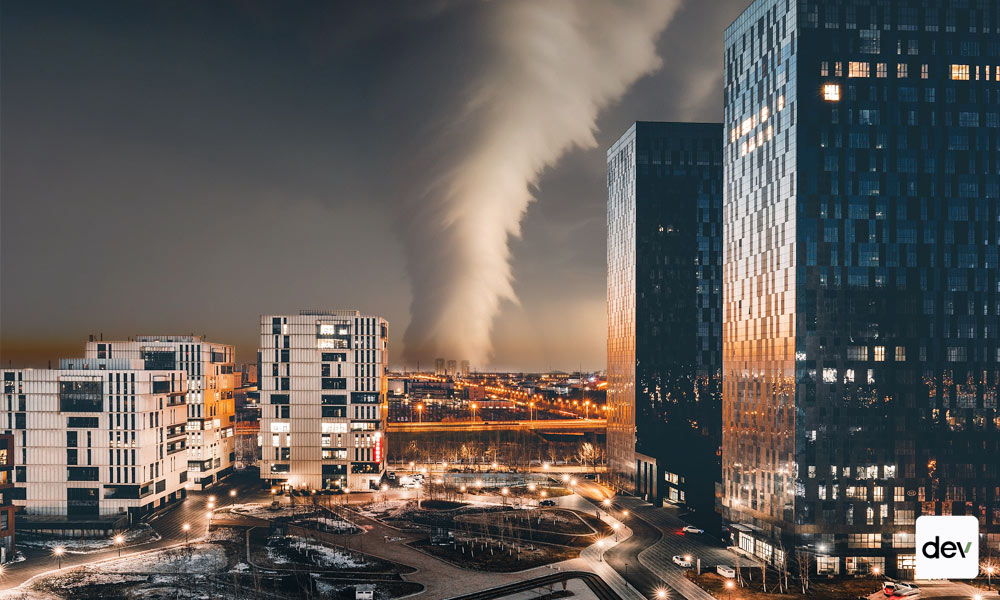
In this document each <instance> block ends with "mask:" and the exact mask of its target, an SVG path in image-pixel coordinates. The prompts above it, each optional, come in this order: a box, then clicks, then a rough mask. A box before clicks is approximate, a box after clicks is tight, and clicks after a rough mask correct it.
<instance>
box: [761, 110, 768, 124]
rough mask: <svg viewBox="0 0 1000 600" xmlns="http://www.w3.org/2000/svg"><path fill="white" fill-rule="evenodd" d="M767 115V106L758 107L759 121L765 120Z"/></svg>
mask: <svg viewBox="0 0 1000 600" xmlns="http://www.w3.org/2000/svg"><path fill="white" fill-rule="evenodd" d="M767 117H768V111H767V107H766V106H765V107H764V108H762V109H760V122H761V123H763V122H764V121H766V120H767Z"/></svg>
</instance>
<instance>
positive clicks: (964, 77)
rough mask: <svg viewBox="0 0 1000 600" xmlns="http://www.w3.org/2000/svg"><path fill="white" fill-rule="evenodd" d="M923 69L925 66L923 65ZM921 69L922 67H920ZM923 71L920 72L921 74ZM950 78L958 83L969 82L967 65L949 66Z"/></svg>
mask: <svg viewBox="0 0 1000 600" xmlns="http://www.w3.org/2000/svg"><path fill="white" fill-rule="evenodd" d="M924 66H925V67H926V66H927V65H924ZM921 69H923V67H921ZM922 72H923V71H921V73H922ZM951 78H952V79H956V80H958V81H968V80H969V65H951Z"/></svg>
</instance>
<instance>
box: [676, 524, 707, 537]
mask: <svg viewBox="0 0 1000 600" xmlns="http://www.w3.org/2000/svg"><path fill="white" fill-rule="evenodd" d="M681 531H683V532H684V533H696V534H698V535H701V534H703V533H705V530H704V529H698V528H697V527H695V526H694V525H685V526H684V529H681Z"/></svg>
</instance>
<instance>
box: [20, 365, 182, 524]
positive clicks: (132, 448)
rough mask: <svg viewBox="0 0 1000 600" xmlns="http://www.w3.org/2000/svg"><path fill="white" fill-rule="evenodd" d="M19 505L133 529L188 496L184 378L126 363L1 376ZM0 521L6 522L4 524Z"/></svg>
mask: <svg viewBox="0 0 1000 600" xmlns="http://www.w3.org/2000/svg"><path fill="white" fill-rule="evenodd" d="M3 378H4V398H3V403H2V405H0V426H2V427H3V428H4V429H5V430H6V433H8V434H12V438H13V440H12V441H13V445H12V447H13V458H14V460H16V462H17V463H18V466H17V467H16V468H15V472H16V476H15V481H14V485H15V489H14V490H13V492H14V493H13V496H14V503H15V504H16V505H17V506H18V507H23V510H24V513H25V515H26V516H27V517H29V518H33V519H35V520H36V521H41V520H44V519H49V520H51V521H52V524H51V527H46V528H51V529H60V528H61V525H59V521H60V520H62V521H65V522H67V523H68V525H67V527H68V528H70V529H78V530H85V529H88V527H78V528H77V527H74V526H73V522H74V521H92V522H96V521H99V520H101V519H108V518H112V519H113V518H115V517H119V518H127V519H128V520H130V521H134V520H135V519H137V518H138V517H141V516H143V515H145V514H148V513H150V512H152V511H154V510H156V509H157V508H160V507H162V506H165V505H167V504H169V503H170V502H172V501H175V500H178V499H181V498H183V497H184V496H185V484H186V483H187V457H186V455H185V450H186V434H185V425H186V422H187V419H186V414H185V409H186V394H187V391H188V388H187V374H186V373H185V372H184V371H182V370H177V369H154V370H151V369H147V368H146V365H145V364H144V363H143V361H141V360H130V359H127V358H100V359H99V358H90V359H87V358H84V359H63V360H62V361H60V365H59V368H58V369H9V370H4V372H3ZM0 517H2V515H0Z"/></svg>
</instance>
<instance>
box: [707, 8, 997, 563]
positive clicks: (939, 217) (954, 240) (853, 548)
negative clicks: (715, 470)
mask: <svg viewBox="0 0 1000 600" xmlns="http://www.w3.org/2000/svg"><path fill="white" fill-rule="evenodd" d="M724 85H725V95H724V100H725V113H724V114H725V117H724V118H725V140H726V143H725V151H724V155H725V157H724V180H725V183H724V186H725V201H724V206H723V218H724V221H725V230H724V245H725V251H724V252H725V262H724V269H723V277H724V282H725V283H724V300H723V303H724V311H725V327H724V341H723V413H722V419H723V444H722V448H723V454H722V462H723V469H722V471H723V478H722V496H721V510H722V513H723V517H724V518H725V520H726V521H728V522H729V523H731V524H733V529H732V532H733V537H734V541H735V542H736V543H737V544H738V545H739V546H740V547H742V548H743V549H744V550H746V551H748V552H751V553H753V554H755V555H757V556H759V557H761V558H762V559H765V560H770V561H773V562H779V563H780V562H781V561H782V560H783V559H789V560H790V559H792V558H793V555H792V554H791V553H792V552H795V556H809V557H812V558H811V559H810V560H814V561H815V562H814V563H813V568H814V569H817V570H819V571H824V572H839V573H867V572H872V571H874V569H875V568H876V567H877V568H878V569H879V571H880V572H881V573H886V574H890V575H899V576H903V577H906V576H912V574H913V571H912V569H913V564H914V555H915V550H914V535H913V534H914V521H915V519H916V518H917V517H919V516H920V515H928V514H937V515H947V514H953V515H974V516H976V517H977V518H978V519H979V521H980V532H981V534H982V536H983V539H982V540H981V547H982V548H984V549H985V548H987V547H988V548H992V551H993V553H994V554H996V553H997V551H998V545H1000V502H998V496H1000V473H998V465H1000V460H997V457H998V456H1000V432H998V427H1000V418H998V413H997V387H998V384H997V379H998V370H1000V348H998V344H997V339H998V333H1000V331H998V328H1000V319H998V316H997V315H998V312H1000V277H998V275H1000V269H998V255H997V253H998V246H1000V229H998V226H1000V177H998V173H1000V135H998V132H1000V129H998V125H1000V122H998V119H1000V117H998V115H1000V103H998V100H1000V9H998V7H997V6H996V3H995V2H981V1H978V0H967V1H965V0H951V1H947V0H922V1H917V0H907V1H901V0H893V1H885V0H882V1H874V2H873V1H870V0H864V1H854V0H823V1H816V0H810V1H805V0H799V1H796V0H757V1H755V2H753V3H752V4H751V5H750V7H749V8H747V10H746V11H745V12H744V13H743V14H742V15H741V16H740V17H739V18H738V19H737V20H736V21H735V22H734V23H733V24H732V25H730V27H729V28H728V29H727V30H726V33H725V81H724ZM987 545H988V546H987Z"/></svg>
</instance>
